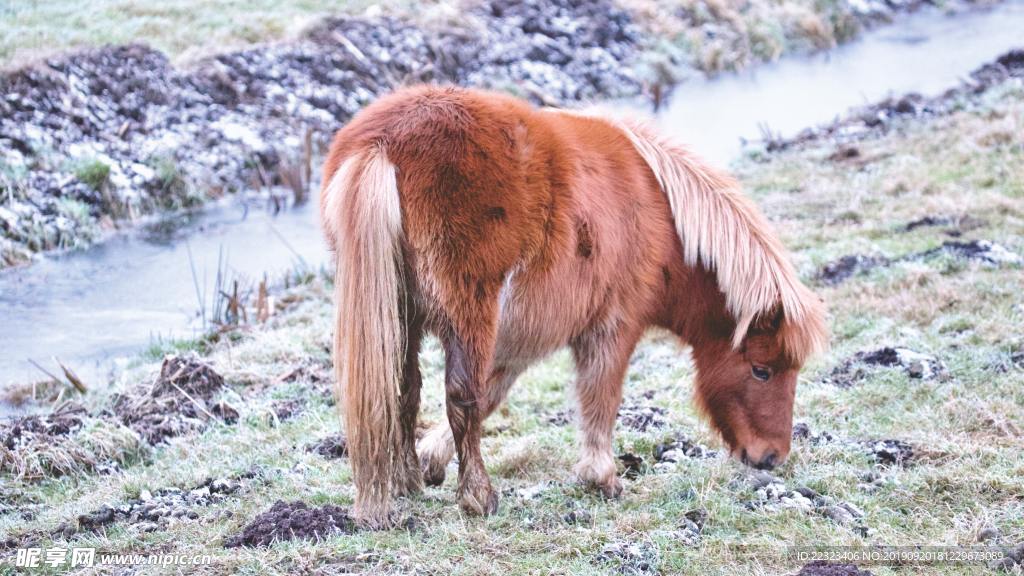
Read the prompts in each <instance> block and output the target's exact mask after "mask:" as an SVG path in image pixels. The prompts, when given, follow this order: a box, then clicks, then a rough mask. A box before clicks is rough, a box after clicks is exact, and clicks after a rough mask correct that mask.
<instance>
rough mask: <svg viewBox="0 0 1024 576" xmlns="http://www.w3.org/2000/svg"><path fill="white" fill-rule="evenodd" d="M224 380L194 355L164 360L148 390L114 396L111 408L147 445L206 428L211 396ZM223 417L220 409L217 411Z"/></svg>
mask: <svg viewBox="0 0 1024 576" xmlns="http://www.w3.org/2000/svg"><path fill="white" fill-rule="evenodd" d="M223 387H224V378H222V377H221V375H220V374H218V373H217V372H216V371H214V369H213V368H211V367H210V366H209V365H208V364H205V363H203V362H202V361H201V360H200V359H199V357H198V356H196V355H195V354H189V355H185V356H171V357H168V358H166V359H164V362H163V365H162V366H161V367H160V375H159V377H157V379H156V381H154V382H153V385H152V386H150V387H149V388H148V389H144V388H143V389H140V390H138V391H132V392H129V393H123V394H117V395H116V396H115V397H114V400H113V404H112V409H113V412H114V414H115V415H116V416H117V417H118V418H119V419H120V420H121V421H122V422H123V423H124V424H125V425H126V426H128V427H129V428H131V429H132V430H135V431H136V432H137V433H138V434H139V435H140V436H141V437H143V438H144V439H145V440H146V441H147V442H149V443H150V444H159V443H160V442H163V441H164V440H166V439H168V438H172V437H175V436H180V435H182V434H185V433H188V432H194V431H198V430H202V429H204V428H206V426H207V423H208V422H209V421H210V420H211V419H215V418H217V417H216V416H215V415H214V410H215V404H214V403H213V402H212V400H213V398H214V396H215V395H216V394H217V393H218V392H220V390H221V389H222V388H223ZM218 412H220V413H221V414H225V412H224V411H223V410H218Z"/></svg>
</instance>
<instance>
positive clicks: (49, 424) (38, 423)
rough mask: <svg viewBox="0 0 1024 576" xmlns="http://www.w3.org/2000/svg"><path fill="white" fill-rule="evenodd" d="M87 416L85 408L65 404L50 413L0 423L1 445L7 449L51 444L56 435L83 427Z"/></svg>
mask: <svg viewBox="0 0 1024 576" xmlns="http://www.w3.org/2000/svg"><path fill="white" fill-rule="evenodd" d="M87 417H88V413H87V412H86V411H85V408H83V407H81V406H78V405H77V404H65V405H63V406H60V407H59V408H57V409H56V410H54V411H53V412H51V413H50V414H39V415H32V416H24V417H22V418H16V419H14V420H11V421H9V422H7V423H3V424H0V445H2V446H3V447H4V448H6V449H7V450H20V449H23V448H24V447H25V446H26V445H28V444H38V445H45V444H50V443H52V442H53V439H54V438H55V437H57V436H67V435H68V434H70V433H71V432H72V431H74V430H77V429H78V428H81V426H82V423H83V422H84V421H85V419H86V418H87Z"/></svg>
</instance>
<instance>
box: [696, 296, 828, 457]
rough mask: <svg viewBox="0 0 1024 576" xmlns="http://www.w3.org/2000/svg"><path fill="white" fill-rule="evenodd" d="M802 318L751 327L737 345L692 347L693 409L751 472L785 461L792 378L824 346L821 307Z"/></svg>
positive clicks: (722, 341) (723, 341) (777, 318)
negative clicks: (704, 417) (693, 361)
mask: <svg viewBox="0 0 1024 576" xmlns="http://www.w3.org/2000/svg"><path fill="white" fill-rule="evenodd" d="M807 312H808V313H807V314H805V315H803V317H802V318H800V319H799V321H794V320H793V319H788V318H786V317H785V316H784V315H782V314H781V313H780V314H776V315H774V317H773V318H772V319H771V320H768V321H765V322H759V323H754V324H752V325H751V326H750V328H749V329H748V330H747V331H746V332H745V334H744V336H743V337H742V339H741V340H740V341H739V344H738V345H736V343H735V342H734V341H733V340H732V339H731V338H719V339H710V340H708V341H705V342H703V343H700V344H697V345H695V346H694V360H695V361H696V364H697V386H696V400H697V405H698V406H699V407H700V409H701V410H702V412H703V413H704V414H705V415H706V416H707V418H708V419H709V420H710V422H711V424H712V426H714V427H715V428H716V429H717V430H718V432H719V433H720V434H721V435H722V439H723V440H725V442H726V444H728V446H729V453H730V454H731V455H732V456H733V457H734V458H736V459H737V460H739V461H741V462H743V463H744V464H747V465H749V466H753V467H754V468H758V469H762V470H770V469H772V468H774V467H776V466H778V465H780V464H782V463H783V462H784V461H785V460H786V457H787V456H788V455H789V447H790V440H791V438H792V430H793V398H794V396H795V394H796V384H797V376H798V375H799V373H800V369H801V368H802V367H803V364H804V362H805V360H806V359H807V357H808V356H810V355H811V354H813V353H815V352H816V351H818V350H820V349H821V348H823V347H824V346H825V342H826V329H825V322H824V317H823V311H822V310H821V306H820V303H817V304H813V305H812V309H810V310H807Z"/></svg>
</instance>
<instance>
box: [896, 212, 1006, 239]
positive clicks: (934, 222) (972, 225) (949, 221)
mask: <svg viewBox="0 0 1024 576" xmlns="http://www.w3.org/2000/svg"><path fill="white" fill-rule="evenodd" d="M987 225H988V222H987V221H986V220H983V219H981V218H976V217H974V216H971V215H969V214H962V215H957V216H950V215H935V214H930V215H928V216H922V217H920V218H918V219H916V220H911V221H910V222H907V223H906V224H905V225H903V227H901V228H900V231H901V232H913V231H914V230H917V229H918V228H938V227H945V228H946V231H945V233H946V235H947V236H954V237H959V236H962V235H963V234H964V233H965V232H970V231H971V230H977V229H978V228H982V227H984V226H987Z"/></svg>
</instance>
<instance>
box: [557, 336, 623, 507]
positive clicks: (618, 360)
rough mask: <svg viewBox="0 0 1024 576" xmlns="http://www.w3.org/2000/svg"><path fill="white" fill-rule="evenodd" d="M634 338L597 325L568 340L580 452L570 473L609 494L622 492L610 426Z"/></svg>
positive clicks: (620, 392) (620, 396)
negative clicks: (570, 341)
mask: <svg viewBox="0 0 1024 576" xmlns="http://www.w3.org/2000/svg"><path fill="white" fill-rule="evenodd" d="M623 332H627V333H623ZM637 339H638V333H636V332H635V331H622V330H615V329H604V328H597V329H593V330H591V331H589V332H587V333H584V334H582V335H581V336H580V337H579V338H577V339H576V341H574V342H573V343H572V349H573V356H574V357H575V359H576V397H577V399H578V401H579V413H580V432H581V435H582V439H581V440H582V442H581V448H582V454H581V456H580V461H579V463H578V464H576V467H575V468H574V472H575V473H576V475H577V476H578V477H579V478H580V480H582V481H584V482H586V483H588V484H591V485H593V486H595V487H597V488H598V489H599V490H601V493H602V494H604V496H605V497H607V498H617V497H618V496H619V495H620V494H621V493H622V482H620V481H619V478H618V476H617V473H616V470H615V457H614V455H613V454H612V430H613V429H614V428H615V418H616V416H617V415H618V412H619V404H621V403H622V381H623V378H624V377H625V375H626V368H627V366H628V365H629V356H630V354H632V352H633V347H634V346H635V345H636V341H637Z"/></svg>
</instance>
